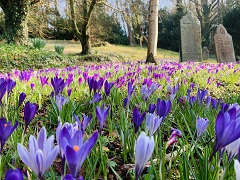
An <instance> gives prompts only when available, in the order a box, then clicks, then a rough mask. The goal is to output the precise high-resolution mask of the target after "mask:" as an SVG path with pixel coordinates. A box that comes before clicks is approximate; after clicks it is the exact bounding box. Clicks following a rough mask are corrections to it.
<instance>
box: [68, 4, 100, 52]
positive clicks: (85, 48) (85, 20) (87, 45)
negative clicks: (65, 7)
mask: <svg viewBox="0 0 240 180" xmlns="http://www.w3.org/2000/svg"><path fill="white" fill-rule="evenodd" d="M69 3H70V11H71V22H72V29H73V32H74V35H75V36H76V37H77V38H78V39H79V40H80V42H81V45H82V52H81V54H84V55H86V54H90V53H91V42H90V34H89V33H90V31H89V23H90V19H91V15H92V12H93V8H94V7H95V5H96V4H97V0H82V1H81V8H82V10H81V11H80V12H81V14H79V17H77V14H76V9H75V7H76V3H75V2H74V0H69Z"/></svg>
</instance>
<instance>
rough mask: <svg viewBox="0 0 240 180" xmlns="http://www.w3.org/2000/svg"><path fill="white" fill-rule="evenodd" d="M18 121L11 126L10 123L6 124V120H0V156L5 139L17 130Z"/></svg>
mask: <svg viewBox="0 0 240 180" xmlns="http://www.w3.org/2000/svg"><path fill="white" fill-rule="evenodd" d="M17 126H18V121H16V123H15V124H14V126H12V125H11V123H10V122H7V121H6V119H4V118H1V119H0V143H1V144H0V145H1V146H0V154H1V153H2V150H3V146H4V145H5V143H6V141H7V139H8V138H9V137H10V136H11V134H12V133H13V131H14V130H15V129H16V128H17Z"/></svg>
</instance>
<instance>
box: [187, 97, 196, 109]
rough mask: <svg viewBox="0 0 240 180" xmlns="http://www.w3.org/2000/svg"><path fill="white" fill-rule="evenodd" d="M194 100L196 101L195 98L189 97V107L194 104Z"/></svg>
mask: <svg viewBox="0 0 240 180" xmlns="http://www.w3.org/2000/svg"><path fill="white" fill-rule="evenodd" d="M196 100H197V99H196V97H195V96H191V97H189V99H188V103H189V105H190V107H193V104H194V103H195V101H196Z"/></svg>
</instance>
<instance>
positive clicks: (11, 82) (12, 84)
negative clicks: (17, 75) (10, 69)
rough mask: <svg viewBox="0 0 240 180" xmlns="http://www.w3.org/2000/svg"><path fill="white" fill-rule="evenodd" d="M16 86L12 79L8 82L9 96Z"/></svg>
mask: <svg viewBox="0 0 240 180" xmlns="http://www.w3.org/2000/svg"><path fill="white" fill-rule="evenodd" d="M15 86H16V81H13V80H12V79H8V80H7V94H8V95H9V94H10V93H11V91H12V90H13V88H14V87H15Z"/></svg>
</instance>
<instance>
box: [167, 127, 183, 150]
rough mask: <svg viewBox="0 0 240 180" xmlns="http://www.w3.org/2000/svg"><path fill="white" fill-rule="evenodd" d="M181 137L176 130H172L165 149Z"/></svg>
mask: <svg viewBox="0 0 240 180" xmlns="http://www.w3.org/2000/svg"><path fill="white" fill-rule="evenodd" d="M180 137H182V132H181V131H180V130H178V129H175V128H172V129H171V135H170V138H169V139H168V141H167V144H166V148H168V147H169V146H170V145H173V144H175V143H176V142H177V138H180Z"/></svg>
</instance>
